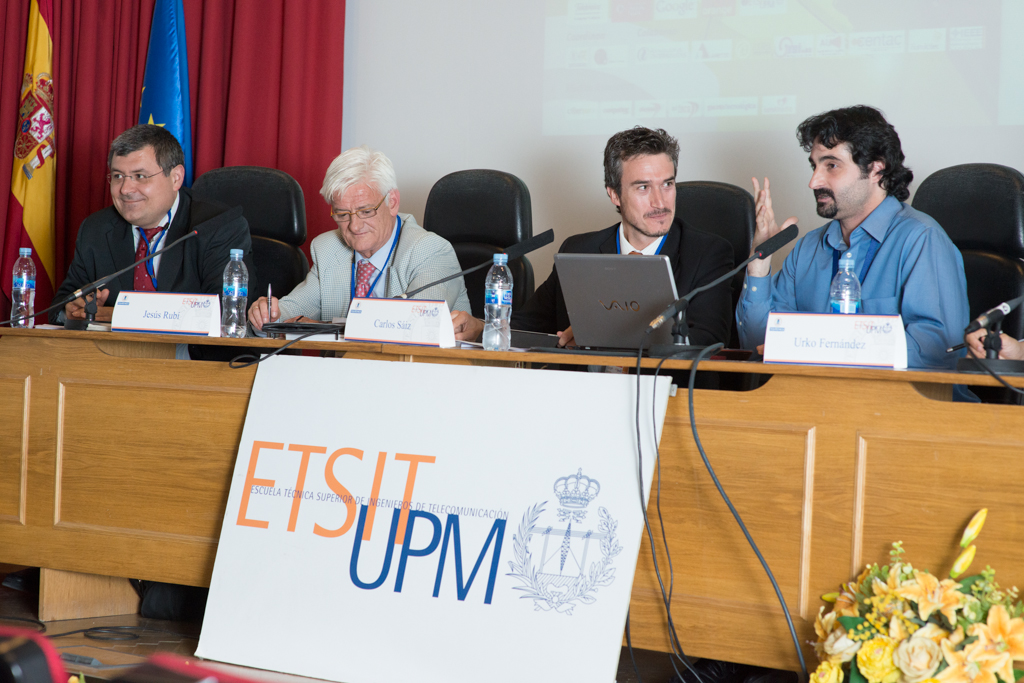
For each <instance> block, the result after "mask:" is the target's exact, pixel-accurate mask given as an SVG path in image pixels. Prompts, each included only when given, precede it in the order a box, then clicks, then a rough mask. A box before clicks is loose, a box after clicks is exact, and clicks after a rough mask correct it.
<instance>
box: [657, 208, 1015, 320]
mask: <svg viewBox="0 0 1024 683" xmlns="http://www.w3.org/2000/svg"><path fill="white" fill-rule="evenodd" d="M799 232H800V231H799V229H798V228H797V227H796V225H791V226H789V227H788V228H786V229H785V230H783V231H781V232H779V233H777V234H775V235H773V236H772V237H769V238H768V239H766V240H765V241H764V242H761V244H759V245H758V246H757V247H756V248H755V249H754V253H753V254H751V255H750V257H749V258H747V260H746V261H744V262H743V263H741V264H739V265H738V266H736V267H735V268H733V269H732V270H730V271H729V272H728V273H726V274H725V275H723V276H722V277H720V278H718V279H716V280H714V281H713V282H709V283H708V284H706V285H703V286H702V287H698V288H697V289H694V290H691V291H690V292H688V293H687V294H686V296H684V297H681V298H679V299H676V300H675V301H673V302H672V303H671V304H669V306H668V308H666V309H665V310H664V311H662V312H661V315H659V316H658V317H657V318H655V319H654V320H652V321H651V324H650V325H649V326H648V327H649V329H648V331H649V332H653V331H654V330H656V329H658V328H659V327H661V326H662V325H664V324H665V323H666V322H667V321H668V320H671V319H672V318H674V317H675V316H676V314H677V313H679V312H680V311H682V310H685V309H686V307H687V306H688V305H689V303H690V300H691V299H693V297H695V296H697V295H698V294H700V293H701V292H706V291H707V290H709V289H711V288H712V287H716V286H717V285H719V284H721V283H722V282H724V281H726V280H728V279H729V278H731V277H732V276H733V275H735V274H736V273H738V272H740V271H741V270H743V269H744V268H746V267H747V264H749V263H750V262H751V261H753V260H755V259H764V258H768V257H769V256H771V255H772V254H774V253H775V252H777V251H778V250H779V249H781V248H782V247H784V246H786V245H787V244H789V243H790V242H792V241H793V240H795V239H796V236H797V234H798V233H799ZM1021 298H1022V300H1024V297H1021Z"/></svg>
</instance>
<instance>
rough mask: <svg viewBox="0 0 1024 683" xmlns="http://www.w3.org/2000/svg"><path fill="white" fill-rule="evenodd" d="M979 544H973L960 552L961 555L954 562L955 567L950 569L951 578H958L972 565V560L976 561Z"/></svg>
mask: <svg viewBox="0 0 1024 683" xmlns="http://www.w3.org/2000/svg"><path fill="white" fill-rule="evenodd" d="M977 550H978V547H977V546H973V545H972V546H971V547H970V548H968V549H967V550H965V551H963V552H962V553H960V557H958V558H956V562H954V563H953V568H952V569H950V570H949V577H950V578H951V579H955V578H958V577H959V576H960V575H961V574H963V573H964V572H965V571H967V568H968V567H970V566H971V562H974V553H975V552H977Z"/></svg>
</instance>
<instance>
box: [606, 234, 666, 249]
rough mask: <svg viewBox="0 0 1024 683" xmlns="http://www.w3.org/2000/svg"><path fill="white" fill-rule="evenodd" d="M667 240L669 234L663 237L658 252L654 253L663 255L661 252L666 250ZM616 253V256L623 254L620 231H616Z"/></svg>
mask: <svg viewBox="0 0 1024 683" xmlns="http://www.w3.org/2000/svg"><path fill="white" fill-rule="evenodd" d="M666 239H668V235H667V234H665V235H662V236H661V244H659V245H658V251H656V252H654V253H656V254H660V253H661V250H662V249H664V248H665V240H666ZM615 253H616V254H621V253H622V244H620V242H619V231H618V230H616V231H615Z"/></svg>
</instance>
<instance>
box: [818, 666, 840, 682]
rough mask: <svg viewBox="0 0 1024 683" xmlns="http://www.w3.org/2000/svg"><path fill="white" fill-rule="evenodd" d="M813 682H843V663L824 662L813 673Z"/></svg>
mask: <svg viewBox="0 0 1024 683" xmlns="http://www.w3.org/2000/svg"><path fill="white" fill-rule="evenodd" d="M811 683H843V667H842V665H840V664H835V663H833V662H822V663H821V664H819V665H818V668H817V669H815V670H814V673H813V674H811Z"/></svg>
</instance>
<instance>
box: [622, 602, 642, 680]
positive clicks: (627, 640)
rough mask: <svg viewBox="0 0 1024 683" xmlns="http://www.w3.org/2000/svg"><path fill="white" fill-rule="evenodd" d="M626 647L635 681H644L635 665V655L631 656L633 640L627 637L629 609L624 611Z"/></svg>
mask: <svg viewBox="0 0 1024 683" xmlns="http://www.w3.org/2000/svg"><path fill="white" fill-rule="evenodd" d="M626 647H628V648H629V659H630V661H631V662H633V671H634V672H635V673H636V683H644V682H643V679H642V678H640V667H638V666H637V665H636V657H634V656H633V641H632V640H631V639H630V637H629V611H628V610H627V611H626Z"/></svg>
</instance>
